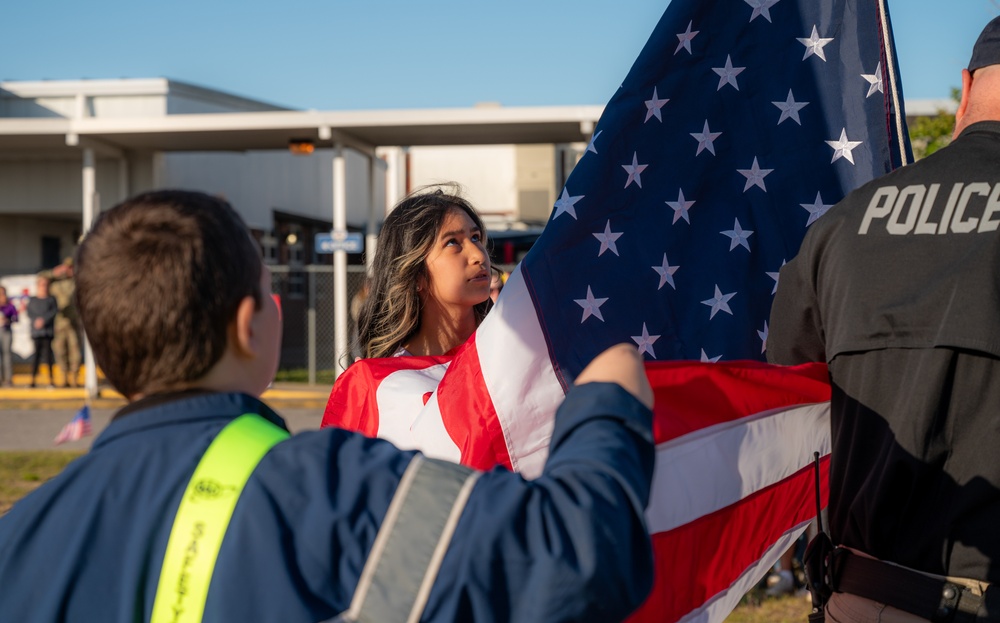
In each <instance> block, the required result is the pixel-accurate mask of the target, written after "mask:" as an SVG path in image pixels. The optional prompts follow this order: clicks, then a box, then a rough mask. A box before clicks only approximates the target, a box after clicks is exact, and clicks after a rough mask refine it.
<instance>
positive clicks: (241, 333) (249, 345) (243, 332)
mask: <svg viewBox="0 0 1000 623" xmlns="http://www.w3.org/2000/svg"><path fill="white" fill-rule="evenodd" d="M256 313H257V303H256V302H255V301H254V298H253V297H252V296H244V297H243V299H242V300H241V301H240V304H239V306H238V307H237V308H236V318H235V319H234V320H233V322H232V324H231V325H230V340H231V341H232V346H233V348H234V349H235V351H236V354H237V355H239V356H241V357H247V358H250V357H254V356H256V355H257V342H256V340H255V335H254V330H253V321H254V315H255V314H256Z"/></svg>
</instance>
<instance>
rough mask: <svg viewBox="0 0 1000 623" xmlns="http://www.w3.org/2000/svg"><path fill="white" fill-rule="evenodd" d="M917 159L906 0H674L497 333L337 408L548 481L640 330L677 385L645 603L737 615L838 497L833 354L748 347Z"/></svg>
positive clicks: (491, 326) (362, 423)
mask: <svg viewBox="0 0 1000 623" xmlns="http://www.w3.org/2000/svg"><path fill="white" fill-rule="evenodd" d="M909 159H910V154H909V144H908V141H907V137H906V130H905V114H904V111H903V108H902V97H901V92H900V84H899V78H898V69H897V66H896V61H895V58H894V49H893V44H892V33H891V27H890V22H889V16H888V12H887V9H886V6H885V2H884V0H673V1H672V2H671V3H670V4H669V6H668V8H667V10H666V12H665V13H664V15H663V17H662V19H661V20H660V22H659V24H658V25H657V26H656V29H655V30H654V32H653V34H652V36H651V37H650V40H649V42H648V43H647V44H646V46H645V48H644V49H643V51H642V52H641V53H640V55H639V58H638V59H637V60H636V62H635V64H634V65H633V67H632V70H631V71H630V72H629V74H628V76H627V77H626V79H625V81H624V82H623V83H622V86H621V87H620V88H619V89H618V91H617V93H616V94H615V96H614V97H613V98H612V99H611V101H610V102H609V104H608V106H607V108H606V109H605V112H604V115H603V116H602V118H601V120H600V122H599V123H598V125H597V127H596V129H595V131H594V134H593V136H592V138H591V140H590V143H589V145H588V146H587V148H586V151H585V152H584V155H583V157H582V158H581V160H580V162H579V163H578V164H577V166H576V168H575V169H574V171H573V173H572V175H571V176H570V177H569V179H568V181H567V183H566V186H565V188H563V189H562V191H561V193H560V196H559V198H558V200H557V201H556V203H555V206H554V209H553V212H552V215H551V217H550V220H549V223H548V225H547V226H546V228H545V231H544V232H543V234H542V236H541V237H540V238H539V240H538V242H537V243H536V244H535V246H534V247H533V248H532V250H531V251H530V252H529V254H528V255H527V257H526V258H525V259H524V261H523V262H522V264H521V265H520V266H519V267H518V268H517V269H515V271H514V272H513V274H512V275H511V277H510V279H509V280H508V281H507V284H506V286H505V287H504V289H503V291H502V293H501V295H500V299H499V300H498V303H497V306H496V308H495V309H494V310H493V311H491V312H490V314H489V315H488V316H487V319H486V320H485V321H484V323H483V324H482V325H481V326H480V328H479V330H478V331H477V333H476V334H475V335H474V336H473V337H472V338H471V339H470V341H469V342H468V343H467V344H465V345H464V346H463V347H461V348H460V349H459V351H458V352H457V353H456V354H455V356H454V358H453V359H450V360H447V359H442V358H433V359H431V358H428V359H426V360H425V361H422V360H423V359H424V358H412V359H411V361H409V362H407V363H406V364H405V366H406V369H404V370H400V369H399V366H400V365H404V364H399V363H397V364H393V363H392V362H376V361H369V362H367V363H365V365H363V366H353V367H352V368H351V369H349V370H348V374H347V375H345V376H343V377H342V378H341V380H340V381H338V386H337V387H335V388H334V391H333V394H332V395H331V400H330V405H329V406H328V408H327V412H326V414H325V416H324V424H336V425H342V426H346V427H348V428H354V429H358V430H364V431H366V432H368V433H369V434H378V435H379V436H384V437H388V438H390V439H392V440H393V441H394V442H396V443H397V444H399V445H402V446H404V447H417V448H420V449H422V450H424V451H425V452H428V453H431V454H433V455H436V456H439V457H442V458H448V459H452V460H461V461H462V462H464V463H466V464H469V465H472V466H474V467H479V468H489V467H492V466H493V465H497V464H500V465H506V466H508V467H510V468H512V469H515V470H518V471H520V472H521V473H522V474H524V475H525V476H527V477H534V476H537V475H538V474H539V473H541V470H542V467H543V466H544V462H545V458H546V456H547V452H548V440H549V436H550V433H551V430H552V417H553V414H554V412H555V408H556V406H557V405H558V404H559V403H560V401H561V400H562V397H563V396H564V393H565V388H567V387H568V386H569V385H570V384H571V383H572V380H573V379H574V378H575V376H576V375H577V374H578V373H579V372H580V371H581V370H582V369H583V367H584V366H585V365H586V363H587V362H589V361H590V360H591V359H592V358H593V357H594V356H595V355H597V354H598V353H599V352H601V351H602V350H603V349H604V348H606V347H608V346H610V345H612V344H615V343H618V342H623V341H624V342H629V341H631V342H634V343H635V344H636V345H637V347H638V348H639V349H640V351H641V352H642V353H643V354H644V356H645V357H646V359H647V361H648V362H649V363H648V364H647V372H648V374H649V376H650V378H651V380H652V381H653V384H654V388H655V389H656V392H657V407H656V410H655V424H654V427H655V430H654V433H655V437H656V442H657V472H656V476H655V477H654V483H653V499H652V501H651V503H650V507H649V509H648V510H647V521H648V523H649V528H650V532H651V534H652V536H653V543H654V548H655V555H656V559H657V567H656V574H657V577H656V582H655V588H654V591H653V594H652V595H651V597H650V599H649V600H648V601H647V603H646V604H645V605H644V606H643V607H642V608H641V609H640V610H639V612H637V613H636V615H635V616H634V620H636V621H713V622H714V621H722V620H723V619H724V618H725V616H726V615H727V614H728V613H729V612H730V611H731V610H732V608H733V607H734V606H735V605H736V604H737V603H738V601H739V599H740V598H741V597H742V595H743V594H744V593H745V592H746V591H747V590H748V589H750V588H751V587H752V586H753V585H754V584H755V583H756V582H757V581H758V580H759V579H760V578H761V577H762V576H763V574H764V573H766V571H767V569H768V568H769V567H770V566H771V564H773V562H774V561H775V560H776V559H777V557H778V556H779V555H780V554H781V552H782V551H784V549H786V548H787V547H788V546H789V545H790V544H791V543H793V542H794V540H795V538H796V537H797V536H798V534H799V533H800V532H801V531H802V530H803V529H804V527H805V526H806V525H807V523H808V522H809V520H810V519H811V518H812V516H813V515H814V514H815V501H814V500H815V498H814V495H815V492H814V491H813V489H812V484H811V483H812V475H811V469H812V468H811V461H812V455H813V452H819V453H820V454H821V455H827V454H828V453H829V421H828V409H827V403H826V402H825V401H827V400H828V397H829V387H828V386H827V385H826V383H825V380H826V373H825V368H824V367H823V366H822V365H820V366H819V368H816V367H806V368H794V369H786V368H778V367H771V366H766V365H764V364H759V363H752V362H746V361H742V360H760V359H763V358H764V353H765V352H766V348H767V333H768V326H767V319H768V315H769V311H770V306H771V301H772V298H773V295H774V292H775V291H776V289H777V285H778V284H777V279H778V271H779V269H780V267H781V265H782V264H783V263H784V262H785V261H787V260H790V259H791V258H792V257H793V256H794V255H795V254H796V252H797V250H798V247H799V244H800V242H801V240H802V237H803V236H804V234H805V231H806V229H807V228H808V226H809V225H811V224H812V223H813V222H814V221H815V220H816V219H817V218H820V217H821V216H822V214H823V213H824V212H825V211H826V210H828V209H829V208H830V207H831V206H832V205H833V204H835V203H836V202H837V201H839V200H840V199H841V198H843V196H844V195H845V194H846V193H847V192H849V191H850V190H852V189H853V188H855V187H857V186H859V185H860V184H862V183H864V182H866V181H868V180H871V179H873V178H875V177H878V176H879V175H882V174H884V173H886V172H888V171H891V170H892V169H894V168H896V167H898V166H900V165H902V164H904V163H905V162H907V161H909ZM664 360H686V363H663V361H664ZM734 360H741V361H739V362H734ZM397 361H399V360H397ZM715 362H721V363H715ZM726 362H729V363H726ZM394 365H395V366H396V367H395V368H394V367H393V366H394ZM803 379H805V381H803ZM364 387H366V388H368V389H362V388H364ZM822 469H825V463H824V466H823V468H822ZM824 482H825V480H824Z"/></svg>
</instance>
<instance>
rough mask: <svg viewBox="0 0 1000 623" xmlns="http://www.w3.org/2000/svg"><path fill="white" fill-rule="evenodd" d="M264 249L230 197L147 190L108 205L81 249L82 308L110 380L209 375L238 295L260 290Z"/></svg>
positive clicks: (149, 389) (159, 388)
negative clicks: (261, 248) (227, 200)
mask: <svg viewBox="0 0 1000 623" xmlns="http://www.w3.org/2000/svg"><path fill="white" fill-rule="evenodd" d="M261 270H262V267H261V261H260V251H259V249H258V247H257V245H256V244H255V243H254V241H253V239H252V238H251V237H250V234H249V232H248V230H247V227H246V225H245V224H244V222H243V219H241V218H240V216H239V214H237V213H236V211H235V210H234V209H233V208H232V206H230V205H229V204H228V203H227V202H225V201H223V200H221V199H218V198H216V197H212V196H210V195H206V194H204V193H199V192H189V191H178V190H164V191H154V192H148V193H144V194H141V195H138V196H136V197H133V198H131V199H128V200H126V201H124V202H123V203H120V204H119V205H117V206H115V207H114V208H111V209H110V210H109V211H107V212H105V213H103V214H101V216H100V217H99V218H98V219H97V221H96V223H95V224H94V227H93V229H92V230H91V231H90V233H89V234H87V236H86V238H85V239H84V240H83V242H82V244H81V245H80V248H79V250H78V251H77V257H76V299H77V308H78V309H79V312H80V317H81V319H82V321H83V326H84V329H85V331H86V333H87V337H88V339H89V340H90V343H91V346H92V347H93V349H94V356H95V358H96V360H97V364H98V365H99V366H100V367H101V369H102V370H103V371H104V374H105V376H106V377H107V379H108V380H109V381H110V382H111V383H112V385H114V387H115V388H116V389H117V390H118V391H120V392H121V393H122V394H124V395H125V396H126V397H129V398H131V397H133V396H135V395H137V394H143V395H150V394H155V393H161V392H164V391H169V390H171V389H176V388H178V387H181V386H183V385H186V384H188V383H190V382H191V381H194V380H197V379H199V378H201V377H202V376H204V375H205V374H206V373H207V372H208V371H209V370H210V369H211V368H212V366H213V365H215V363H216V362H217V361H219V359H220V358H221V357H222V354H223V352H224V351H225V348H226V344H227V340H228V336H227V328H228V326H229V323H230V321H232V320H233V318H234V317H235V315H236V310H237V307H238V306H239V303H240V301H241V300H242V299H243V298H244V297H246V296H253V297H254V300H255V301H256V302H257V305H258V306H259V305H260V303H261V296H262V293H261V291H260V278H261Z"/></svg>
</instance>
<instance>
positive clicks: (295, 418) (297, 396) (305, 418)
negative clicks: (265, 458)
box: [0, 378, 330, 452]
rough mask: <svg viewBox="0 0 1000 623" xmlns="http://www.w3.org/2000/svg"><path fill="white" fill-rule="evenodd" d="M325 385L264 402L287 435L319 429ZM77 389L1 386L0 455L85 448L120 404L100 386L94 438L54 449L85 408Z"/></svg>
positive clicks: (293, 388) (274, 391) (278, 392)
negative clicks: (58, 437)
mask: <svg viewBox="0 0 1000 623" xmlns="http://www.w3.org/2000/svg"><path fill="white" fill-rule="evenodd" d="M329 393H330V387H329V386H326V385H322V386H319V385H317V386H309V385H304V384H298V383H286V384H280V385H277V386H275V387H272V388H271V389H269V390H267V391H266V392H265V393H264V396H263V398H264V401H265V402H267V403H268V404H269V405H270V406H271V407H272V408H274V409H275V410H276V411H278V413H280V414H281V415H282V416H283V417H284V418H285V421H286V422H287V423H288V427H289V429H290V430H291V431H292V432H298V431H300V430H306V429H310V428H319V422H320V419H321V418H322V416H323V407H325V406H326V399H327V396H328V395H329ZM85 398H86V396H85V394H84V391H83V390H82V389H69V388H46V387H40V388H30V387H27V381H26V380H22V379H18V378H15V386H14V387H0V452H3V451H8V450H45V449H53V448H59V449H66V450H85V449H87V448H89V447H90V444H91V443H92V442H93V439H94V436H96V435H97V434H98V433H100V431H102V430H104V427H105V426H107V424H108V421H109V420H110V419H111V416H112V415H114V413H115V411H116V410H117V409H119V408H120V407H121V406H122V405H124V404H125V400H124V399H123V398H122V397H121V395H120V394H118V393H117V392H115V391H113V390H111V389H110V388H102V390H101V395H100V397H98V398H97V399H96V400H94V401H92V402H91V411H90V414H91V422H92V424H93V431H94V435H92V436H89V437H86V438H84V439H81V440H80V441H76V442H72V443H65V444H62V445H60V446H55V445H53V443H52V441H53V440H54V439H55V437H56V435H57V434H59V431H60V430H61V429H62V427H63V426H64V425H65V424H66V423H67V422H69V421H70V420H71V419H72V418H73V415H75V414H76V412H77V411H78V410H79V409H80V407H82V406H83V405H84V404H85Z"/></svg>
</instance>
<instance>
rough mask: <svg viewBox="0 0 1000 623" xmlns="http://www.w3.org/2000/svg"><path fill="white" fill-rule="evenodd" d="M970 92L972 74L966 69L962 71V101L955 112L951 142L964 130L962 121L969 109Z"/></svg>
mask: <svg viewBox="0 0 1000 623" xmlns="http://www.w3.org/2000/svg"><path fill="white" fill-rule="evenodd" d="M971 91H972V73H971V72H969V70H968V69H963V70H962V101H960V102H959V103H958V110H956V111H955V131H954V133H952V135H951V138H952V140H954V139H956V138H958V135H959V134H961V133H962V130H964V129H965V124H964V123H962V120H963V119H964V118H965V113H966V112H967V111H968V108H969V93H970V92H971Z"/></svg>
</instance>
